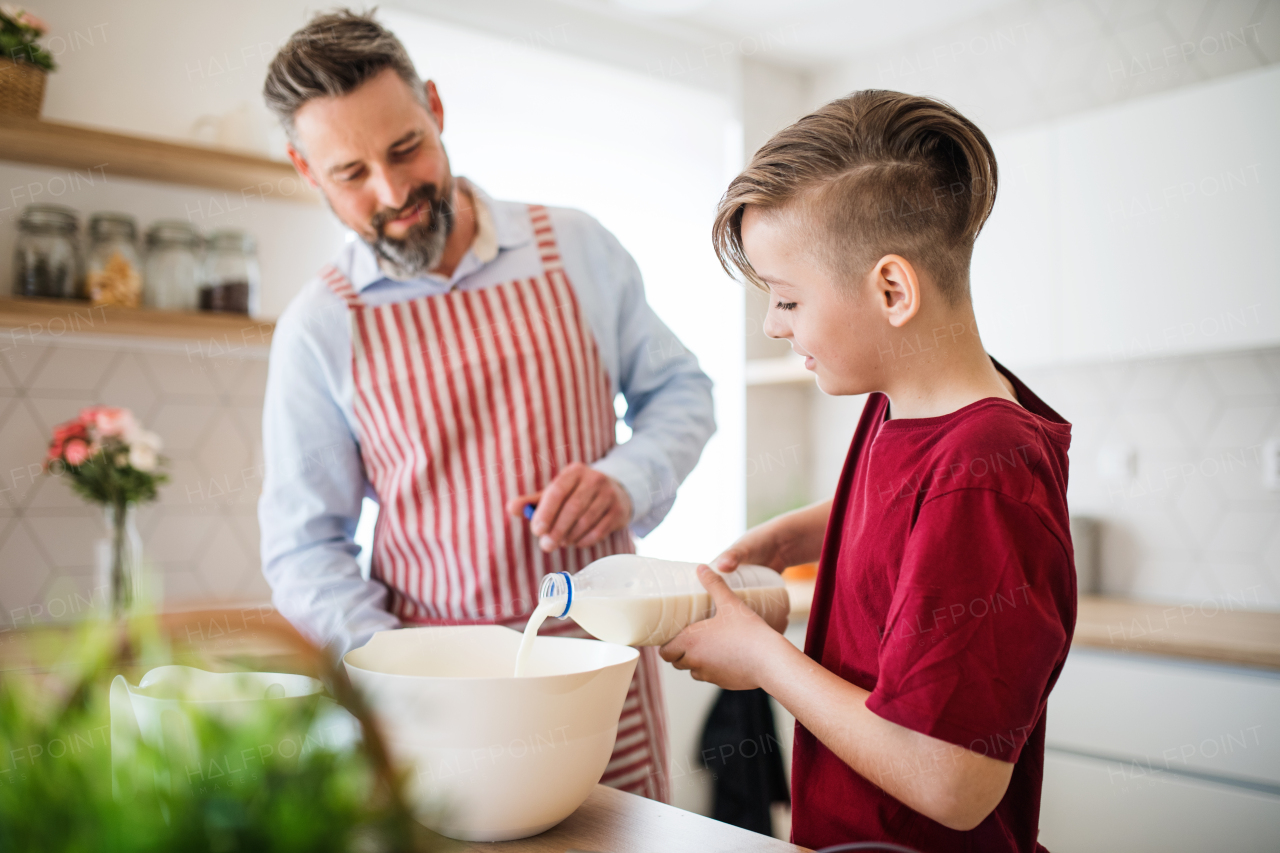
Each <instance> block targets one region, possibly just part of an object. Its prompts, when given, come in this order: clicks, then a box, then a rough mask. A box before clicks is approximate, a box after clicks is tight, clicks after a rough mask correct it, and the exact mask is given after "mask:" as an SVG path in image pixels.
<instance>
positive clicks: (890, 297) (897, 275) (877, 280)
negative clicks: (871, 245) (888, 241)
mask: <svg viewBox="0 0 1280 853" xmlns="http://www.w3.org/2000/svg"><path fill="white" fill-rule="evenodd" d="M871 278H872V285H873V286H874V287H875V289H876V296H877V301H878V302H879V305H880V311H881V313H882V314H883V315H884V318H885V319H886V320H888V321H889V325H891V326H893V327H894V328H899V329H900V328H902V327H903V326H905V325H906V324H907V323H908V322H910V320H911V318H912V317H914V316H916V314H918V313H920V297H921V292H920V278H919V276H917V275H916V270H915V267H913V266H911V262H910V261H908V260H907V259H906V258H904V257H902V256H901V255H885V256H884V257H883V258H881V259H880V260H878V261H876V263H875V266H873V267H872V268H871Z"/></svg>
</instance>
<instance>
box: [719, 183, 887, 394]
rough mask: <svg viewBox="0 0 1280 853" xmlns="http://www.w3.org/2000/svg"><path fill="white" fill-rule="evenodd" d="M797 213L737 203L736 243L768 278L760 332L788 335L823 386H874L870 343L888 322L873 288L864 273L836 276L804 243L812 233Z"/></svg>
mask: <svg viewBox="0 0 1280 853" xmlns="http://www.w3.org/2000/svg"><path fill="white" fill-rule="evenodd" d="M799 219H800V218H799V216H797V215H794V214H791V213H789V212H787V211H785V210H783V211H774V210H763V211H762V210H760V209H759V208H758V207H754V206H751V205H748V206H747V208H746V210H745V211H743V215H742V246H743V249H744V251H745V252H746V254H747V258H748V260H750V261H751V266H752V268H753V269H755V271H756V273H757V274H758V275H759V276H760V277H761V278H762V279H763V280H764V281H765V283H766V284H768V285H769V311H768V313H767V314H766V315H765V320H764V333H765V334H766V335H768V336H769V337H771V338H783V339H785V340H788V341H790V342H791V348H792V349H793V350H795V351H796V353H798V354H799V355H802V356H804V357H805V367H806V368H808V369H809V370H812V371H813V372H814V373H815V374H816V376H817V380H818V387H819V388H821V389H822V390H823V391H824V392H825V393H827V394H832V395H845V394H864V393H866V392H868V391H872V390H877V389H878V386H879V380H880V378H881V373H882V367H881V360H880V359H878V358H877V348H876V347H877V345H878V344H879V345H883V343H882V341H883V339H884V338H886V337H887V335H888V332H889V331H890V326H889V325H888V323H886V322H885V319H884V313H883V311H882V310H881V309H880V306H879V304H878V303H877V299H876V296H877V294H876V292H875V289H874V288H873V287H871V286H870V284H869V283H868V282H866V281H862V280H859V281H846V282H842V281H840V280H839V279H837V277H836V276H835V275H834V274H833V273H832V272H831V271H830V270H829V269H828V265H827V264H825V263H823V262H821V260H820V259H819V258H818V257H817V254H816V253H815V252H814V251H813V250H812V249H811V248H809V247H810V246H811V245H812V242H813V236H812V233H811V232H810V231H809V230H808V229H805V228H804V227H803V223H802V222H801V221H799Z"/></svg>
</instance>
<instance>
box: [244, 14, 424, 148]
mask: <svg viewBox="0 0 1280 853" xmlns="http://www.w3.org/2000/svg"><path fill="white" fill-rule="evenodd" d="M386 68H390V69H392V70H393V71H395V72H396V74H397V75H399V77H400V79H401V80H403V81H404V82H405V83H407V84H408V85H409V88H410V89H411V90H413V94H414V96H415V97H416V98H417V99H418V100H419V102H421V103H422V105H423V106H426V104H427V96H426V92H425V91H423V88H422V80H421V79H420V78H419V77H418V72H417V71H416V70H414V67H413V62H412V61H411V60H410V59H409V54H408V52H407V51H406V50H405V49H404V45H403V44H401V43H400V39H398V38H396V37H395V35H394V34H393V33H392V32H391V31H390V30H388V29H386V28H384V27H383V26H382V25H381V24H379V23H378V22H377V21H375V20H374V19H373V10H370V11H368V12H362V13H358V14H357V13H356V12H352V11H351V10H350V9H340V10H339V11H337V12H332V13H329V14H324V15H317V16H316V17H314V18H312V19H311V22H310V23H309V24H307V25H306V26H305V27H303V28H302V29H300V30H298V31H297V32H296V33H294V34H293V35H292V36H290V37H289V41H288V42H286V43H285V45H284V47H282V48H280V52H279V53H277V54H276V56H275V58H274V59H272V60H271V66H270V67H269V68H268V69H267V79H266V82H265V83H263V85H262V97H263V99H264V100H265V101H266V102H267V107H268V109H270V110H271V111H272V112H273V113H275V114H276V117H277V118H278V119H280V124H281V125H282V126H283V127H284V130H285V133H286V134H288V136H289V141H290V142H292V143H294V146H295V147H296V146H297V140H296V138H295V136H294V128H293V118H294V116H295V115H297V112H298V110H299V109H301V107H302V105H303V104H305V103H306V102H307V101H309V100H311V99H312V98H324V97H338V96H340V95H345V94H347V93H349V92H352V91H354V90H355V89H357V88H358V87H359V86H360V85H361V84H362V83H364V82H365V81H367V80H369V79H370V78H371V77H374V76H375V75H377V74H379V73H380V72H382V71H383V69H386Z"/></svg>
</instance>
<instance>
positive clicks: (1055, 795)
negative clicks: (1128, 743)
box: [1040, 750, 1280, 853]
mask: <svg viewBox="0 0 1280 853" xmlns="http://www.w3.org/2000/svg"><path fill="white" fill-rule="evenodd" d="M1044 764H1045V766H1044V788H1043V793H1042V797H1041V803H1040V843H1041V844H1043V845H1044V846H1045V847H1047V848H1048V849H1049V850H1050V851H1051V853H1148V851H1149V853H1211V851H1212V853H1220V851H1221V853H1226V851H1230V853H1275V851H1276V850H1277V849H1280V797H1275V796H1271V795H1268V794H1263V793H1258V792H1254V791H1248V790H1243V789H1240V788H1234V787H1231V786H1228V785H1218V784H1214V783H1211V782H1202V781H1198V780H1195V779H1188V778H1186V777H1181V776H1177V775H1174V774H1172V773H1155V774H1148V775H1146V776H1135V775H1133V773H1132V769H1131V768H1130V767H1129V766H1128V765H1125V764H1122V763H1117V762H1107V761H1101V760H1098V759H1093V758H1082V757H1079V756H1075V755H1064V754H1062V753H1059V752H1055V751H1054V750H1046V752H1045V762H1044Z"/></svg>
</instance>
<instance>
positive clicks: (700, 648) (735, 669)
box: [658, 566, 798, 690]
mask: <svg viewBox="0 0 1280 853" xmlns="http://www.w3.org/2000/svg"><path fill="white" fill-rule="evenodd" d="M698 580H700V581H701V582H702V585H703V586H704V587H706V589H707V592H709V593H711V600H712V601H714V602H715V605H716V615H715V616H713V617H711V618H710V619H704V620H703V621H701V622H694V623H693V624H692V625H690V626H689V627H687V628H685V629H684V630H683V631H681V632H680V633H679V634H678V635H676V638H675V639H673V640H672V641H671V642H669V643H667V644H666V645H665V646H663V647H662V648H661V649H659V650H658V652H659V654H661V655H662V659H663V660H665V661H668V662H670V663H671V664H672V665H673V666H674V667H675V668H676V669H687V670H689V674H690V675H692V676H693V678H694V680H695V681H709V682H711V683H712V684H715V685H717V686H719V687H723V688H724V689H725V690H751V689H753V688H756V687H759V686H761V677H762V675H763V673H764V670H765V668H766V667H768V666H770V665H771V664H772V662H773V659H774V657H775V656H776V655H778V654H779V653H782V652H784V651H785V650H791V651H798V650H797V649H796V648H795V646H793V645H791V643H790V642H789V641H788V640H787V639H786V638H785V637H783V636H782V634H780V633H778V631H777V630H776V629H774V628H773V627H771V626H770V625H769V624H768V623H767V622H765V621H764V619H762V618H760V616H759V615H758V614H756V612H755V611H754V610H752V609H751V607H750V606H749V605H748V604H747V603H746V602H745V601H743V600H742V599H740V598H738V596H736V595H734V594H733V590H731V589H729V585H728V584H726V583H725V582H724V578H722V577H720V576H719V575H717V574H716V573H715V572H713V571H712V570H711V569H710V567H708V566H699V567H698ZM782 647H785V649H783V648H782Z"/></svg>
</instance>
